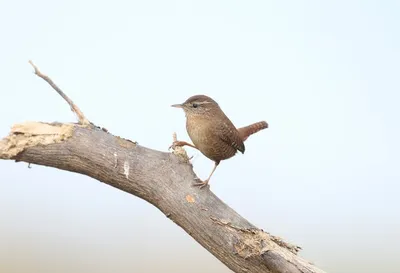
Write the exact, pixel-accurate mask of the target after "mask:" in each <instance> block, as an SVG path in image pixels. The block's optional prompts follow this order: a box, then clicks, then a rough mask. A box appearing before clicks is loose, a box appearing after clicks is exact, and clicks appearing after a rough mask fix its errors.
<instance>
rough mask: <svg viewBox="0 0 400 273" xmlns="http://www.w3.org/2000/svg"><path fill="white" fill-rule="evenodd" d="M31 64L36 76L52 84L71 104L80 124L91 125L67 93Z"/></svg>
mask: <svg viewBox="0 0 400 273" xmlns="http://www.w3.org/2000/svg"><path fill="white" fill-rule="evenodd" d="M29 63H30V64H31V65H32V67H33V68H34V69H35V74H36V75H37V76H39V77H40V78H42V79H43V80H45V81H46V82H47V83H48V84H50V86H51V87H53V89H54V90H56V92H57V93H58V94H59V95H60V96H61V97H62V98H63V99H64V100H65V101H66V102H67V103H68V104H69V106H70V107H71V111H72V112H74V113H75V114H76V115H77V116H78V119H79V123H80V124H81V125H84V126H86V125H89V124H90V121H89V120H88V119H87V118H86V117H85V115H84V114H83V113H82V111H81V110H80V109H79V107H78V106H76V104H75V103H74V102H73V101H72V100H71V99H70V98H69V97H68V96H67V95H65V93H64V92H63V91H62V90H61V89H60V88H59V87H58V86H57V85H56V84H55V83H54V82H53V81H52V80H51V79H50V78H49V77H48V76H46V75H44V74H42V72H40V70H39V68H38V67H37V66H36V65H35V64H34V63H33V62H32V61H29Z"/></svg>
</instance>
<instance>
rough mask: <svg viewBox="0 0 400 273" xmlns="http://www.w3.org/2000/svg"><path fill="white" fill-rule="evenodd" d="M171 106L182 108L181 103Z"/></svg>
mask: <svg viewBox="0 0 400 273" xmlns="http://www.w3.org/2000/svg"><path fill="white" fill-rule="evenodd" d="M171 107H175V108H183V105H182V104H173V105H171Z"/></svg>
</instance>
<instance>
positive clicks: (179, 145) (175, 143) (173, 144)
mask: <svg viewBox="0 0 400 273" xmlns="http://www.w3.org/2000/svg"><path fill="white" fill-rule="evenodd" d="M181 143H182V142H181V141H178V140H177V141H174V142H172V144H171V146H169V147H168V151H169V150H171V149H173V150H175V148H176V147H182V144H181Z"/></svg>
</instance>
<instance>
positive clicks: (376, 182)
mask: <svg viewBox="0 0 400 273" xmlns="http://www.w3.org/2000/svg"><path fill="white" fill-rule="evenodd" d="M399 18H400V2H399V1H329V2H328V1H233V0H230V1H228V0H226V1H183V0H181V1H161V0H158V1H157V0H150V1H113V2H106V1H92V0H91V1H76V0H71V1H63V2H62V1H49V0H39V1H27V0H22V1H4V0H3V1H0V35H1V36H0V37H1V44H0V49H1V50H0V60H1V62H0V75H1V80H0V90H1V91H0V92H1V94H2V100H1V107H0V111H1V115H0V137H3V136H6V135H7V134H8V132H9V129H10V127H11V126H12V124H14V123H18V122H23V121H27V120H32V121H49V122H52V121H60V122H75V121H76V119H75V116H74V115H73V113H72V112H71V111H70V110H69V107H68V106H67V104H66V103H65V102H64V101H63V100H62V99H61V97H59V96H58V95H57V94H56V93H55V92H54V91H53V90H52V89H51V88H50V87H49V86H48V85H47V83H45V82H44V81H43V80H41V79H39V78H38V77H36V76H35V75H34V74H33V73H32V68H31V67H30V66H29V64H28V60H29V59H32V60H33V61H34V62H35V63H36V64H37V65H38V66H39V68H40V69H41V70H42V71H43V72H44V73H46V74H48V75H49V76H50V77H51V78H52V79H53V80H54V81H55V82H56V83H57V84H58V85H59V86H60V87H61V88H62V89H63V90H64V91H65V92H66V93H67V94H68V95H69V96H70V97H71V98H72V99H73V100H74V101H75V102H76V103H77V104H78V106H79V107H80V108H81V109H82V110H83V112H84V113H85V114H86V116H87V117H88V118H89V119H90V120H91V121H92V122H94V123H95V124H97V125H99V126H103V127H106V128H107V129H108V130H109V131H110V132H111V133H113V134H115V135H119V136H123V137H126V138H130V139H132V140H135V141H138V142H139V144H140V145H143V146H146V147H149V148H153V149H158V150H162V151H167V149H168V146H169V145H170V144H171V141H172V133H173V132H174V131H176V132H177V134H178V137H179V138H180V139H181V140H187V141H188V140H189V137H188V135H187V133H186V131H185V116H184V113H183V112H182V111H181V110H177V109H174V108H171V107H170V105H171V104H174V103H180V102H183V101H184V100H185V99H186V98H187V97H189V96H192V95H196V94H206V95H209V96H211V97H212V98H214V99H215V100H216V101H218V103H219V104H220V106H221V107H222V109H223V110H224V111H225V113H226V114H227V115H228V116H229V117H230V118H231V120H232V122H233V123H234V124H235V125H237V126H244V125H247V124H249V123H252V122H256V121H259V120H266V121H267V122H268V123H269V125H270V128H269V129H267V130H265V131H262V132H260V133H258V134H257V135H255V136H252V137H250V139H249V140H248V141H246V153H245V154H244V155H241V154H238V155H237V156H235V157H234V158H232V159H229V160H227V161H224V162H222V163H221V164H220V166H219V167H218V169H217V171H216V172H215V174H214V176H213V179H212V180H211V189H212V190H213V191H214V192H215V193H216V194H217V195H218V196H219V197H221V198H222V199H223V200H224V201H225V202H227V203H228V204H229V205H230V206H231V207H232V208H234V209H235V210H237V211H238V212H239V213H240V214H242V215H243V216H244V217H245V218H247V219H248V220H249V221H250V222H252V223H254V224H255V225H257V226H258V227H260V228H263V229H264V230H266V231H268V232H270V233H272V234H274V235H277V236H281V237H283V238H285V239H286V240H287V241H289V242H292V243H295V244H298V245H300V246H302V248H303V251H302V252H301V255H302V256H303V257H305V258H306V259H308V260H310V261H313V262H314V263H315V264H316V265H318V266H319V267H321V268H323V269H325V270H326V271H328V272H339V273H348V272H349V273H353V272H363V273H369V272H371V273H372V272H381V273H398V272H400V261H399V259H398V254H399V250H398V245H399V244H400V211H399V210H400V200H399V197H398V196H399V193H400V183H399V182H400V171H399V161H400V160H399V154H400V145H399V139H400V126H399V121H398V119H399V117H400V108H399V106H398V104H399V101H400V95H399V93H400V92H399V91H400V83H399V71H400V65H399V63H400V35H399V25H400V19H399ZM187 150H188V152H189V154H190V155H194V159H193V161H192V162H193V164H194V168H195V171H196V173H197V174H198V176H199V177H200V178H205V177H207V175H208V174H209V172H210V171H211V168H212V167H213V162H212V161H210V160H208V159H207V158H205V157H204V156H203V155H202V154H200V153H199V152H197V151H195V150H191V149H187ZM0 172H1V178H0V218H1V221H0V241H1V242H2V243H1V244H0V257H1V258H0V271H1V272H18V273H19V272H22V273H25V272H26V273H28V272H29V273H36V272H38V273H39V272H40V273H42V272H43V273H47V272H49V273H50V272H51V273H52V272H62V273H64V272H74V273H75V272H99V273H108V272H110V273H111V272H120V273H124V272H176V273H180V272H189V271H190V272H194V273H196V272H218V273H219V272H221V273H222V272H230V271H229V270H228V269H227V268H226V267H225V266H224V265H223V264H221V263H220V262H219V261H218V260H217V259H216V258H214V257H213V256H212V255H211V254H209V253H208V252H207V251H206V250H204V249H203V248H202V247H201V246H200V245H198V244H197V243H196V242H195V241H194V240H193V239H191V237H190V236H189V235H187V234H186V233H185V232H184V231H183V230H181V229H180V228H179V227H178V226H176V225H175V224H174V223H172V222H171V221H170V220H168V219H167V218H166V217H165V216H164V215H163V214H162V213H161V212H159V211H158V210H157V209H156V208H154V207H153V206H151V205H150V204H148V203H146V202H144V201H142V200H140V199H138V198H136V197H134V196H131V195H129V194H126V193H124V192H121V191H119V190H117V189H114V188H111V187H109V186H107V185H105V184H102V183H99V182H97V181H95V180H94V179H91V178H88V177H85V176H82V175H79V174H74V173H69V172H65V171H59V170H56V169H51V168H45V167H40V166H36V165H34V166H33V167H32V169H28V168H27V164H25V163H18V164H16V163H14V162H11V161H1V162H0Z"/></svg>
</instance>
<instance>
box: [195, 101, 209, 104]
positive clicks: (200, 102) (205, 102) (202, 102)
mask: <svg viewBox="0 0 400 273" xmlns="http://www.w3.org/2000/svg"><path fill="white" fill-rule="evenodd" d="M196 103H197V104H207V103H210V102H209V101H199V102H196Z"/></svg>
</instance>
